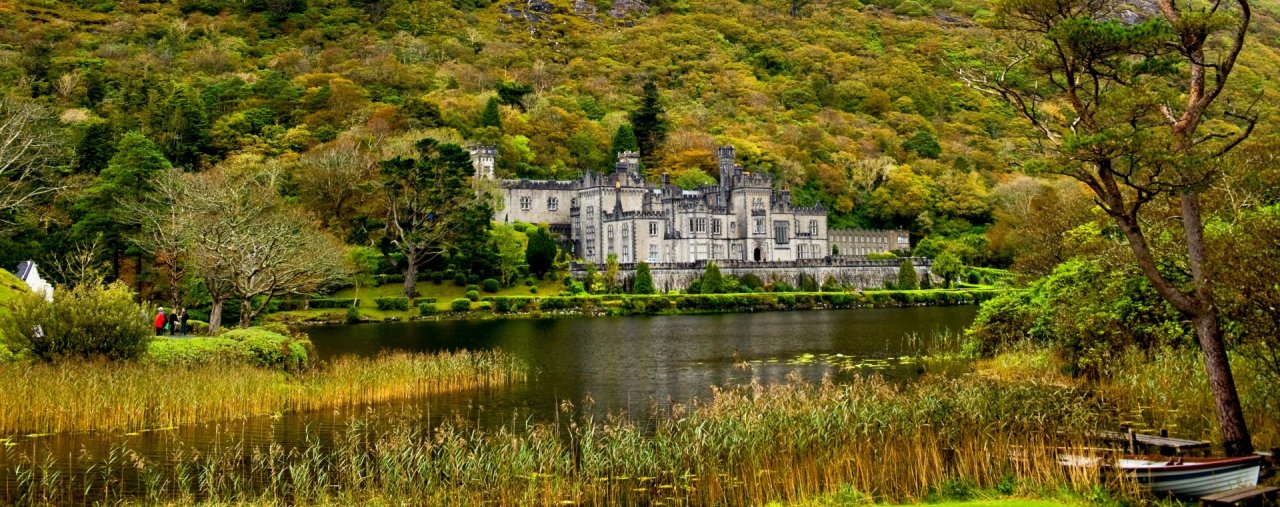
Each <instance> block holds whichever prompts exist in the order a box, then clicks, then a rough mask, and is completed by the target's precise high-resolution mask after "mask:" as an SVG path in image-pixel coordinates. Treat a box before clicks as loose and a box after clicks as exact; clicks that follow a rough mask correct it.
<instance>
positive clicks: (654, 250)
mask: <svg viewBox="0 0 1280 507" xmlns="http://www.w3.org/2000/svg"><path fill="white" fill-rule="evenodd" d="M649 262H658V245H657V244H653V245H649Z"/></svg>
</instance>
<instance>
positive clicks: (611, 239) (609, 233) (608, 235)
mask: <svg viewBox="0 0 1280 507" xmlns="http://www.w3.org/2000/svg"><path fill="white" fill-rule="evenodd" d="M605 236H606V237H607V238H608V239H609V250H608V252H609V254H613V226H612V225H610V226H609V229H608V232H606V233H605Z"/></svg>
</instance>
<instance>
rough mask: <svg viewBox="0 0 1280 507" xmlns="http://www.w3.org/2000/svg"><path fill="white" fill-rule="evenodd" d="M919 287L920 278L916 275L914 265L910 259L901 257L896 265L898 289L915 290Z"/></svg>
mask: <svg viewBox="0 0 1280 507" xmlns="http://www.w3.org/2000/svg"><path fill="white" fill-rule="evenodd" d="M918 288H920V278H919V276H917V275H916V266H915V264H912V263H911V259H902V264H901V265H899V266H898V289H900V290H916V289H918Z"/></svg>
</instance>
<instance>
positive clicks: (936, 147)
mask: <svg viewBox="0 0 1280 507" xmlns="http://www.w3.org/2000/svg"><path fill="white" fill-rule="evenodd" d="M902 149H904V150H907V151H910V152H914V153H915V154H916V155H919V156H921V157H924V158H938V155H941V154H942V145H940V144H938V138H937V136H934V135H933V132H929V131H928V130H921V131H919V132H916V135H914V136H911V139H907V140H906V141H903V142H902Z"/></svg>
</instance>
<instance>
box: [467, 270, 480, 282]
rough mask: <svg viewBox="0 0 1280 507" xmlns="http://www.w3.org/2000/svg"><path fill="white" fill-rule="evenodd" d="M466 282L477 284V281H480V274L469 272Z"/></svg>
mask: <svg viewBox="0 0 1280 507" xmlns="http://www.w3.org/2000/svg"><path fill="white" fill-rule="evenodd" d="M467 283H469V284H472V285H475V284H477V283H480V275H477V274H475V273H471V274H469V275H467Z"/></svg>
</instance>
